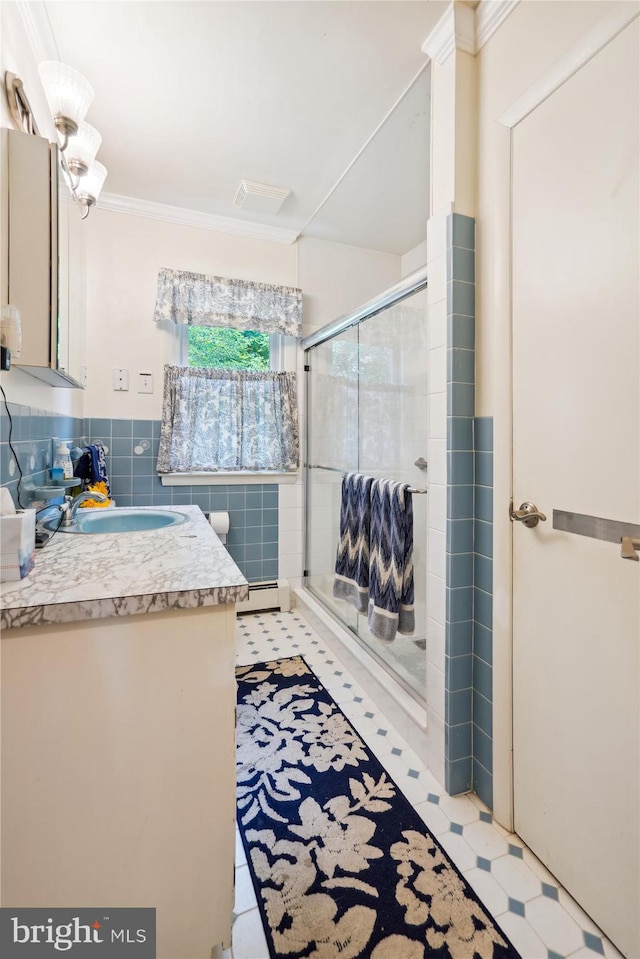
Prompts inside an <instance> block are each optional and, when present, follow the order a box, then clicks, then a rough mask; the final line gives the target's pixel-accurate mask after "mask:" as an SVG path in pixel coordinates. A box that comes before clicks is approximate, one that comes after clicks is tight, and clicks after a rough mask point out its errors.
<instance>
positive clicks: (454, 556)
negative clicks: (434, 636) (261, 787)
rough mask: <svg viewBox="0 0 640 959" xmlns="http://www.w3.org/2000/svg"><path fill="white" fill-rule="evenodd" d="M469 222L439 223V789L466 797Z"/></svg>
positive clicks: (471, 357)
mask: <svg viewBox="0 0 640 959" xmlns="http://www.w3.org/2000/svg"><path fill="white" fill-rule="evenodd" d="M474 246H475V223H474V220H473V219H472V218H471V217H468V216H462V215H461V214H459V213H452V214H451V215H450V216H448V217H447V251H446V279H447V346H446V353H447V441H446V459H447V534H446V623H445V627H446V628H445V654H446V659H445V788H446V790H447V792H448V793H451V794H455V793H461V792H467V791H468V790H469V789H471V785H472V781H473V780H472V772H473V768H472V767H473V762H472V756H473V737H472V732H473V730H472V709H473V599H474V596H473V582H474V580H473V576H474V568H473V567H474V556H473V549H474V528H473V522H474V489H473V484H474V453H473V416H474V404H475V385H474V382H475V268H474V258H475V253H474Z"/></svg>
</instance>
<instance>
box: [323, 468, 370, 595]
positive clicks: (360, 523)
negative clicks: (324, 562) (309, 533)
mask: <svg viewBox="0 0 640 959" xmlns="http://www.w3.org/2000/svg"><path fill="white" fill-rule="evenodd" d="M372 483H373V480H372V478H371V477H370V476H365V475H364V474H363V473H346V474H345V475H344V476H343V478H342V501H341V504H340V541H339V543H338V553H337V556H336V574H335V579H334V581H333V595H334V596H335V597H336V598H337V599H344V600H346V601H347V602H348V603H351V604H352V606H355V608H356V609H357V610H358V612H359V613H366V611H367V603H368V601H369V523H370V516H371V484H372Z"/></svg>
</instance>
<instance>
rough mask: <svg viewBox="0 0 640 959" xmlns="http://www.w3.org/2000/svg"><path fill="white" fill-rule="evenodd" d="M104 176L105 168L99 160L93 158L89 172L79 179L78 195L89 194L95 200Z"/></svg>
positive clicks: (105, 173) (98, 194) (105, 175)
mask: <svg viewBox="0 0 640 959" xmlns="http://www.w3.org/2000/svg"><path fill="white" fill-rule="evenodd" d="M106 177H107V168H106V167H105V166H103V165H102V163H100V161H99V160H94V161H93V163H92V164H91V166H90V167H89V172H88V173H86V174H85V175H84V176H83V177H82V179H81V181H80V186H79V187H78V193H79V195H80V196H81V197H82V196H90V197H92V198H93V200H94V201H95V200H97V199H98V197H99V196H100V191H101V190H102V187H103V184H104V181H105V179H106Z"/></svg>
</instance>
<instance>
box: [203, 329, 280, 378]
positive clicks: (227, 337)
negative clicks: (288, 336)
mask: <svg viewBox="0 0 640 959" xmlns="http://www.w3.org/2000/svg"><path fill="white" fill-rule="evenodd" d="M185 329H186V332H187V357H186V359H187V363H186V365H187V366H196V367H214V368H215V369H224V370H268V369H271V340H272V338H273V337H274V336H276V335H277V334H271V333H260V332H259V331H257V330H232V329H225V328H222V327H216V326H189V327H186V328H185Z"/></svg>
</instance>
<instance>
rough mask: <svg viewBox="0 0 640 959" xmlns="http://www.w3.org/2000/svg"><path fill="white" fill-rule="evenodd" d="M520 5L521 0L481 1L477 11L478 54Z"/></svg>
mask: <svg viewBox="0 0 640 959" xmlns="http://www.w3.org/2000/svg"><path fill="white" fill-rule="evenodd" d="M519 3H520V0H480V3H479V4H478V6H477V7H476V11H475V14H476V50H475V52H476V53H478V52H479V51H480V50H482V48H483V46H484V45H485V43H487V41H489V40H490V39H491V37H492V36H493V35H494V33H495V32H496V31H497V30H499V29H500V27H501V26H502V24H503V23H504V21H505V20H506V19H507V17H508V16H509V14H510V13H512V12H513V11H514V9H515V8H516V7H517V6H518V4H519Z"/></svg>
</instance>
